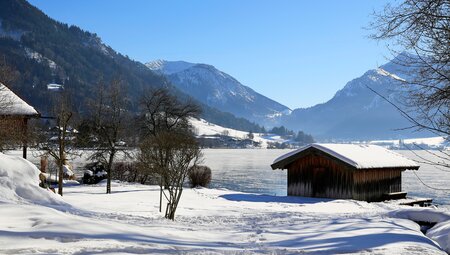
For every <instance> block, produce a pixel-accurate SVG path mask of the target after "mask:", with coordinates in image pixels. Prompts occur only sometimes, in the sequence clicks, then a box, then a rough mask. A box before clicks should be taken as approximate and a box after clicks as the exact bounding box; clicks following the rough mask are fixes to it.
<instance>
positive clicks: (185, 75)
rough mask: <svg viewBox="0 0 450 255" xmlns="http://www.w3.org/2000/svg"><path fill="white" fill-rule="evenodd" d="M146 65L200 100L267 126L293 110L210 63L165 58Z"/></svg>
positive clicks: (275, 122)
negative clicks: (166, 59) (165, 59)
mask: <svg viewBox="0 0 450 255" xmlns="http://www.w3.org/2000/svg"><path fill="white" fill-rule="evenodd" d="M146 65H147V67H148V68H149V69H151V70H153V71H155V72H159V73H161V74H162V75H164V76H165V77H166V78H167V79H168V80H169V81H170V82H171V83H172V84H173V85H174V86H176V87H177V88H178V89H179V90H181V91H183V92H184V93H186V94H188V95H190V96H192V97H194V98H196V99H197V100H199V101H200V102H202V103H204V104H206V105H208V106H211V107H214V108H217V109H220V110H221V111H225V112H230V113H232V114H234V115H236V116H239V117H243V118H246V119H249V120H251V121H255V122H257V123H259V124H262V125H265V126H273V125H276V124H277V119H278V118H279V117H280V116H282V115H287V114H289V113H290V111H291V110H290V109H289V108H288V107H286V106H284V105H282V104H280V103H278V102H275V101H274V100H272V99H270V98H268V97H266V96H263V95H261V94H259V93H257V92H255V91H254V90H253V89H251V88H249V87H247V86H244V85H242V84H241V83H240V82H239V81H238V80H236V79H235V78H233V77H232V76H230V75H228V74H226V73H224V72H222V71H220V70H218V69H216V68H215V67H214V66H211V65H206V64H194V63H188V62H184V61H164V60H157V61H152V62H149V63H147V64H146Z"/></svg>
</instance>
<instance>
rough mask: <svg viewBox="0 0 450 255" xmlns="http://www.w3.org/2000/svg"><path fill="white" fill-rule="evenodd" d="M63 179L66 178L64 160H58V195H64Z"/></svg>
mask: <svg viewBox="0 0 450 255" xmlns="http://www.w3.org/2000/svg"><path fill="white" fill-rule="evenodd" d="M63 177H64V170H63V164H62V160H61V159H60V160H58V194H59V195H61V196H62V195H63Z"/></svg>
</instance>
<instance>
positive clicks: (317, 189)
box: [312, 167, 328, 197]
mask: <svg viewBox="0 0 450 255" xmlns="http://www.w3.org/2000/svg"><path fill="white" fill-rule="evenodd" d="M327 182H328V174H327V171H326V169H325V168H323V167H320V168H319V167H318V168H314V169H313V178H312V195H313V197H323V196H324V195H325V191H326V187H327Z"/></svg>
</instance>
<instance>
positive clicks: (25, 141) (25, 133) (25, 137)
mask: <svg viewBox="0 0 450 255" xmlns="http://www.w3.org/2000/svg"><path fill="white" fill-rule="evenodd" d="M22 130H23V133H22V135H23V138H22V139H23V151H22V153H23V155H22V156H23V158H24V159H26V158H27V147H28V119H27V118H24V119H23V127H22Z"/></svg>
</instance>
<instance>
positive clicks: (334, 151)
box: [273, 143, 419, 169]
mask: <svg viewBox="0 0 450 255" xmlns="http://www.w3.org/2000/svg"><path fill="white" fill-rule="evenodd" d="M311 147H313V148H316V149H318V150H321V151H323V152H326V153H327V154H329V155H332V156H334V157H336V158H338V159H340V160H342V161H344V162H346V163H348V164H349V165H352V166H354V167H355V168H357V169H365V168H387V167H392V168H395V167H405V168H417V167H419V165H418V164H417V163H416V162H414V161H412V160H410V159H408V158H406V157H404V156H402V155H400V154H398V153H396V152H393V151H390V150H388V149H385V148H383V147H381V146H377V145H367V144H338V143H313V144H309V145H306V146H304V147H301V148H299V149H297V150H294V151H291V152H289V153H287V154H285V155H282V156H280V157H279V158H277V159H275V160H274V162H273V163H274V164H275V163H277V162H280V161H281V160H284V159H286V158H289V157H291V156H293V155H296V154H297V153H300V152H302V151H304V150H307V149H309V148H311Z"/></svg>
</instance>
